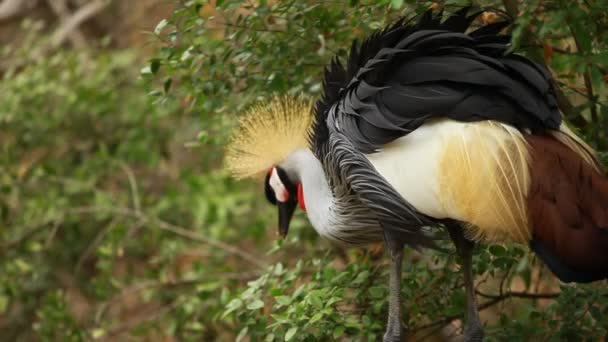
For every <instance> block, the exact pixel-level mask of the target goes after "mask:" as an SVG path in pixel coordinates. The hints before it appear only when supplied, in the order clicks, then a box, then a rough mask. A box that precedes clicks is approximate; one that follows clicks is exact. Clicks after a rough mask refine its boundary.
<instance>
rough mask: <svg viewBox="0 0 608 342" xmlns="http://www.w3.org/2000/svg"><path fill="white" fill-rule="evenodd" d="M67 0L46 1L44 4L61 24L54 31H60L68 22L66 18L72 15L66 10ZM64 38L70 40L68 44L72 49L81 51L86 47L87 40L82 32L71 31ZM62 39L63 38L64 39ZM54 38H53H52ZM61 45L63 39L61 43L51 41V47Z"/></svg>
mask: <svg viewBox="0 0 608 342" xmlns="http://www.w3.org/2000/svg"><path fill="white" fill-rule="evenodd" d="M66 1H67V0H46V3H47V4H48V5H49V7H50V8H51V10H52V11H53V13H55V16H57V18H58V19H59V23H60V24H61V26H60V28H59V29H58V30H57V31H56V32H58V31H59V30H61V27H64V26H65V25H66V23H67V21H68V18H69V17H70V16H71V15H72V13H70V10H69V9H68V4H67V3H66ZM66 37H67V38H69V39H70V42H71V43H72V45H73V46H74V47H77V48H79V49H82V48H84V47H86V46H87V40H86V38H85V36H84V34H83V33H82V32H80V30H78V29H77V28H75V29H73V30H71V31H70V32H68V33H66ZM66 37H64V38H66ZM53 38H55V37H53ZM61 43H63V39H62V40H61V42H56V41H55V39H53V40H52V44H53V46H59V45H61Z"/></svg>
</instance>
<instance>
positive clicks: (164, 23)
mask: <svg viewBox="0 0 608 342" xmlns="http://www.w3.org/2000/svg"><path fill="white" fill-rule="evenodd" d="M168 23H169V21H168V20H167V19H163V20H161V21H160V22H159V23H158V24H157V25H156V27H155V28H154V34H156V35H159V34H160V33H161V32H162V31H163V29H164V28H165V27H166V26H167V24H168Z"/></svg>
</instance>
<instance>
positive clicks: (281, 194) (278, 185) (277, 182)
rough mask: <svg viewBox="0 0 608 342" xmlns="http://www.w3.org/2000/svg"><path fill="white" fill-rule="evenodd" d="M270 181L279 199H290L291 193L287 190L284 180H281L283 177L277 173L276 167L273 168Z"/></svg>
mask: <svg viewBox="0 0 608 342" xmlns="http://www.w3.org/2000/svg"><path fill="white" fill-rule="evenodd" d="M269 183H270V186H271V187H272V190H274V195H275V196H276V198H277V201H279V202H287V200H288V199H289V193H288V192H287V189H286V188H285V185H283V182H281V178H279V174H278V173H277V169H276V168H273V169H272V173H271V174H270V181H269Z"/></svg>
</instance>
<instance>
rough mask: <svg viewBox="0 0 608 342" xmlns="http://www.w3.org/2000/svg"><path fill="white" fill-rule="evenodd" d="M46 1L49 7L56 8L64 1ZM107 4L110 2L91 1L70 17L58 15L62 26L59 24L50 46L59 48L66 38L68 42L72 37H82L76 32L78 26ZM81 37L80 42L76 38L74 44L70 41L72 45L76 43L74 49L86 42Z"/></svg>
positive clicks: (107, 0)
mask: <svg viewBox="0 0 608 342" xmlns="http://www.w3.org/2000/svg"><path fill="white" fill-rule="evenodd" d="M47 1H48V2H49V5H51V7H53V6H57V5H58V4H60V3H62V2H63V1H64V0H47ZM109 3H110V0H94V1H91V2H89V3H87V4H85V5H83V6H82V7H80V8H79V9H78V10H77V11H76V12H75V13H74V14H72V15H70V16H69V17H65V16H64V14H61V13H58V15H59V16H60V19H62V24H61V27H59V28H58V29H57V31H55V33H54V34H53V37H52V39H51V42H52V45H53V46H59V45H61V44H63V42H64V41H65V39H66V38H68V37H69V38H70V40H72V37H77V36H82V33H80V31H78V26H80V25H81V24H82V23H83V22H85V21H86V20H88V19H89V18H91V17H92V16H94V15H96V14H97V13H99V12H101V11H102V10H103V9H104V8H105V7H106V6H107V5H108V4H109ZM82 37H83V40H82V41H81V40H80V38H77V39H76V40H77V41H78V42H76V41H75V40H72V43H76V44H75V46H76V47H82V46H84V45H85V44H86V40H84V36H82Z"/></svg>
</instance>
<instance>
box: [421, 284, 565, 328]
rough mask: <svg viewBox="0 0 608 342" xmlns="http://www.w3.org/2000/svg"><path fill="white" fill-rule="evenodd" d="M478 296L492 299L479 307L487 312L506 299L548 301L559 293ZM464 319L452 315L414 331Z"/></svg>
mask: <svg viewBox="0 0 608 342" xmlns="http://www.w3.org/2000/svg"><path fill="white" fill-rule="evenodd" d="M476 293H477V294H479V295H480V296H482V297H486V298H491V299H490V300H489V301H487V302H485V303H483V304H480V305H478V306H477V310H478V311H482V310H485V309H487V308H489V307H491V306H494V305H496V304H498V303H500V302H502V301H504V300H506V299H509V298H526V299H539V298H547V299H551V298H555V297H558V296H559V293H527V292H513V291H508V292H505V293H504V294H502V295H489V294H483V293H481V292H479V291H476ZM459 318H462V315H461V314H459V315H452V316H447V317H444V318H441V319H439V320H436V321H434V322H431V323H428V324H425V325H422V326H420V327H417V328H416V329H415V330H414V331H421V330H426V329H429V328H434V327H437V326H443V325H446V324H448V323H450V322H452V321H454V320H456V319H459Z"/></svg>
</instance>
